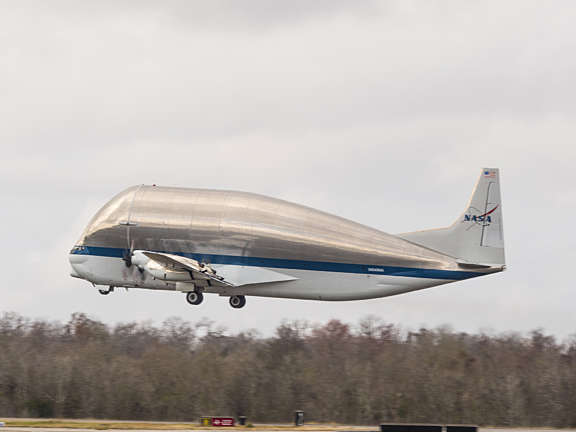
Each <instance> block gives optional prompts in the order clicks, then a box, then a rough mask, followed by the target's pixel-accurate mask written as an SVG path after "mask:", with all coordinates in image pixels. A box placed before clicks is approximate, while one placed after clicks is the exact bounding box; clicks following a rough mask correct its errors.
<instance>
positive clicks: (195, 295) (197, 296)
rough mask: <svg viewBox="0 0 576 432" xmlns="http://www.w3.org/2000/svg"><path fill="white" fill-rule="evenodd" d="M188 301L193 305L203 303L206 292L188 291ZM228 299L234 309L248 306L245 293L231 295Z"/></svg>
mask: <svg viewBox="0 0 576 432" xmlns="http://www.w3.org/2000/svg"><path fill="white" fill-rule="evenodd" d="M186 301H187V302H188V303H190V304H191V305H199V304H200V303H202V301H204V294H202V293H201V292H200V291H190V292H187V293H186ZM228 301H229V303H230V306H232V307H233V308H234V309H240V308H243V307H244V306H246V297H244V296H243V295H235V296H231V297H230V299H229V300H228Z"/></svg>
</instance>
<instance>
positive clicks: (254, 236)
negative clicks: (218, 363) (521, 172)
mask: <svg viewBox="0 0 576 432" xmlns="http://www.w3.org/2000/svg"><path fill="white" fill-rule="evenodd" d="M69 261H70V264H71V266H72V271H71V276H73V277H76V278H80V279H85V280H87V281H89V282H91V283H92V285H93V286H94V287H96V288H97V289H98V291H99V292H100V293H101V294H103V295H107V294H110V293H111V292H112V291H114V288H115V287H125V288H146V289H154V290H168V291H176V292H182V293H185V296H186V300H187V302H188V303H189V304H192V305H199V304H200V303H202V301H203V299H204V294H205V293H215V294H219V295H220V296H226V297H229V303H230V305H231V306H232V307H233V308H236V309H239V308H242V307H244V305H245V304H246V297H247V296H263V297H276V298H290V299H308V300H327V301H339V300H360V299H371V298H379V297H387V296H392V295H397V294H402V293H406V292H410V291H415V290H420V289H424V288H429V287H433V286H437V285H442V284H446V283H451V282H456V281H461V280H465V279H470V278H475V277H478V276H484V275H488V274H492V273H496V272H500V271H503V270H504V269H505V257H504V237H503V224H502V202H501V198H500V173H499V170H498V169H496V168H483V169H482V171H481V173H480V177H479V179H478V181H477V183H476V186H475V188H474V192H473V194H472V197H471V199H470V201H469V203H468V205H467V206H466V209H465V211H464V212H463V213H462V215H460V217H458V219H456V221H455V222H454V223H453V224H452V225H450V226H448V227H445V228H437V229H432V230H425V231H416V232H408V233H402V234H397V235H391V234H387V233H385V232H382V231H379V230H377V229H374V228H370V227H367V226H365V225H362V224H359V223H356V222H353V221H350V220H347V219H344V218H342V217H339V216H335V215H332V214H329V213H325V212H322V211H319V210H315V209H313V208H310V207H306V206H303V205H299V204H294V203H291V202H288V201H284V200H280V199H276V198H271V197H267V196H263V195H259V194H254V193H247V192H237V191H229V190H211V189H191V188H177V187H160V186H156V185H151V186H147V185H139V186H133V187H130V188H128V189H126V190H124V191H122V192H120V193H119V194H118V195H116V196H115V197H114V198H112V199H111V200H110V201H109V202H108V203H107V204H106V205H104V207H102V208H101V209H100V211H98V212H97V213H96V215H95V216H94V217H93V218H92V220H91V221H90V223H89V224H88V226H87V227H86V229H85V230H84V233H83V234H82V236H81V238H80V240H79V241H78V243H77V244H76V245H75V246H74V247H73V248H72V250H71V251H70V254H69Z"/></svg>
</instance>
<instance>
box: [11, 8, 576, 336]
mask: <svg viewBox="0 0 576 432" xmlns="http://www.w3.org/2000/svg"><path fill="white" fill-rule="evenodd" d="M575 22H576V3H575V2H574V1H573V0H566V1H562V0H555V1H550V2H542V1H532V0H506V1H502V0H499V1H490V0H487V1H482V2H476V1H467V0H464V1H463V0H445V1H432V0H387V1H386V0H383V1H378V0H373V1H372V0H364V1H363V0H289V1H288V0H283V1H272V0H241V1H240V0H218V1H217V0H210V1H194V0H162V1H160V0H157V1H155V0H146V1H136V0H134V1H131V0H124V1H112V0H100V1H80V0H68V1H64V0H62V1H58V0H53V1H50V2H46V1H41V0H37V1H27V0H22V1H20V0H19V1H10V0H8V1H3V2H2V3H0V143H1V144H0V145H1V147H2V153H1V155H2V168H1V171H0V176H1V177H0V178H1V181H2V192H1V200H0V201H1V203H2V204H1V205H2V224H1V226H0V230H1V231H0V234H1V239H2V245H3V247H2V249H1V252H0V260H1V262H2V264H3V265H2V267H3V275H4V277H3V281H2V284H1V288H0V311H15V312H18V313H21V314H24V315H26V316H30V317H41V318H48V319H60V320H65V319H67V318H68V317H69V315H70V314H71V313H73V312H76V311H82V312H86V313H88V314H90V315H92V316H93V317H96V318H99V319H102V320H104V321H107V322H118V321H132V320H153V321H155V322H159V321H161V320H163V319H165V318H166V317H170V316H180V317H182V318H184V319H188V320H191V321H196V320H199V319H201V318H202V317H208V318H210V319H212V320H214V321H215V322H216V323H217V324H218V325H223V326H226V327H228V328H230V329H231V330H234V329H246V328H256V329H258V330H260V331H261V332H262V333H264V334H269V332H270V331H271V329H272V328H273V327H275V326H276V325H277V324H278V323H279V322H280V321H281V320H282V319H290V320H292V319H308V320H312V321H318V322H322V321H326V320H328V319H330V318H338V319H341V320H345V321H348V322H355V321H357V320H358V319H359V318H361V317H363V316H366V315H369V314H371V315H376V316H378V317H381V318H382V319H384V320H386V321H390V322H394V323H399V324H401V325H403V326H405V327H411V328H417V327H418V326H420V325H427V326H436V325H441V324H449V325H451V326H453V327H454V328H455V329H457V330H463V331H476V330H479V329H493V330H496V331H528V330H530V329H534V328H537V327H543V328H544V329H546V330H547V331H549V332H552V333H554V334H556V335H558V336H560V337H564V336H567V335H569V334H571V333H575V332H576V316H575V313H574V305H576V286H575V283H574V276H573V274H574V273H573V269H574V265H575V263H574V258H575V250H576V239H575V235H574V233H575V231H574V226H573V225H572V220H573V219H574V214H575V212H576V190H575V185H576V169H575V167H574V164H575V162H576V149H575V144H576V86H575V78H574V77H576V55H574V53H575V52H576V26H575V25H574V23H575ZM484 166H489V167H499V168H501V169H502V193H503V200H504V205H503V211H504V222H505V230H504V232H505V241H506V248H507V261H508V266H509V269H508V270H507V271H506V272H504V273H500V274H496V275H492V276H488V277H483V278H478V279H473V280H469V281H462V282H458V283H454V284H449V285H446V286H441V287H436V288H431V289H428V290H424V291H419V292H414V293H410V294H404V295H401V296H397V297H390V298H384V299H376V300H366V301H357V302H338V303H332V302H325V303H323V302H314V301H299V300H280V299H265V298H256V297H252V298H249V299H248V304H247V306H246V307H245V308H244V309H242V310H232V309H231V308H230V307H229V306H228V303H227V300H226V298H221V297H218V296H215V295H208V296H207V297H206V299H205V302H204V303H203V304H202V305H201V306H199V307H192V306H189V305H188V304H187V303H186V302H185V299H184V296H183V295H181V294H178V293H170V292H153V291H147V290H142V291H139V290H131V291H129V292H125V291H123V290H122V291H118V292H116V293H114V294H113V295H110V296H101V295H99V294H98V293H96V292H95V290H94V289H93V288H91V286H90V285H89V283H88V282H85V281H82V280H78V279H73V278H71V277H70V276H69V264H68V257H67V254H68V251H69V249H70V248H71V247H72V246H73V245H74V243H75V241H76V240H77V239H78V237H79V236H80V233H81V231H82V229H83V227H84V226H85V225H86V223H87V222H88V220H89V219H90V217H91V216H92V215H93V213H95V212H96V211H97V210H98V209H99V208H100V207H101V206H102V205H103V204H104V203H105V202H106V201H107V200H108V199H109V198H111V197H112V196H113V195H114V194H116V193H117V192H118V191H120V190H122V189H124V188H125V187H127V186H130V185H134V184H139V183H147V184H150V183H157V184H160V185H170V186H188V187H206V188H225V189H235V190H245V191H252V192H258V193H263V194H267V195H271V196H274V197H279V198H283V199H287V200H291V201H295V202H298V203H302V204H305V205H309V206H312V207H315V208H318V209H321V210H324V211H328V212H331V213H335V214H337V215H340V216H343V217H346V218H349V219H352V220H355V221H358V222H361V223H364V224H366V225H369V226H372V227H375V228H378V229H381V230H383V231H386V232H389V233H399V232H404V231H413V230H418V229H425V228H433V227H438V226H444V225H448V224H450V223H452V221H453V220H454V219H455V218H456V217H457V216H458V215H459V214H460V212H461V211H462V210H463V209H464V206H465V204H466V201H467V199H468V196H469V194H470V192H471V191H472V187H473V185H474V182H475V181H476V178H477V175H478V173H479V169H480V168H481V167H484Z"/></svg>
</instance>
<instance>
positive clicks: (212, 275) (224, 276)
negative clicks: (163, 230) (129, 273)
mask: <svg viewBox="0 0 576 432" xmlns="http://www.w3.org/2000/svg"><path fill="white" fill-rule="evenodd" d="M141 255H144V256H145V257H146V258H148V259H149V260H151V261H153V262H154V263H156V264H157V265H159V266H161V267H162V268H164V269H166V270H168V271H172V272H187V273H189V274H190V276H191V277H192V279H196V280H198V279H200V280H202V279H204V280H207V281H210V282H215V283H217V284H221V285H225V286H229V287H238V286H242V285H253V284H262V283H272V282H285V281H292V280H297V279H298V278H295V277H292V276H290V275H286V274H284V273H280V272H277V271H273V270H269V269H266V268H262V267H254V266H238V265H219V264H205V263H201V262H198V261H196V260H195V259H192V258H186V257H183V256H179V255H172V254H168V253H162V252H150V251H135V252H134V256H135V258H133V262H135V263H136V264H139V263H141V262H142V261H141V260H140V259H139V256H141ZM142 264H145V263H142ZM139 265H140V264H139Z"/></svg>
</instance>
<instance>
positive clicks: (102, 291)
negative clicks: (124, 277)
mask: <svg viewBox="0 0 576 432" xmlns="http://www.w3.org/2000/svg"><path fill="white" fill-rule="evenodd" d="M98 292H99V293H100V294H102V295H108V294H110V293H111V292H114V287H113V286H111V287H108V289H99V290H98Z"/></svg>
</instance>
